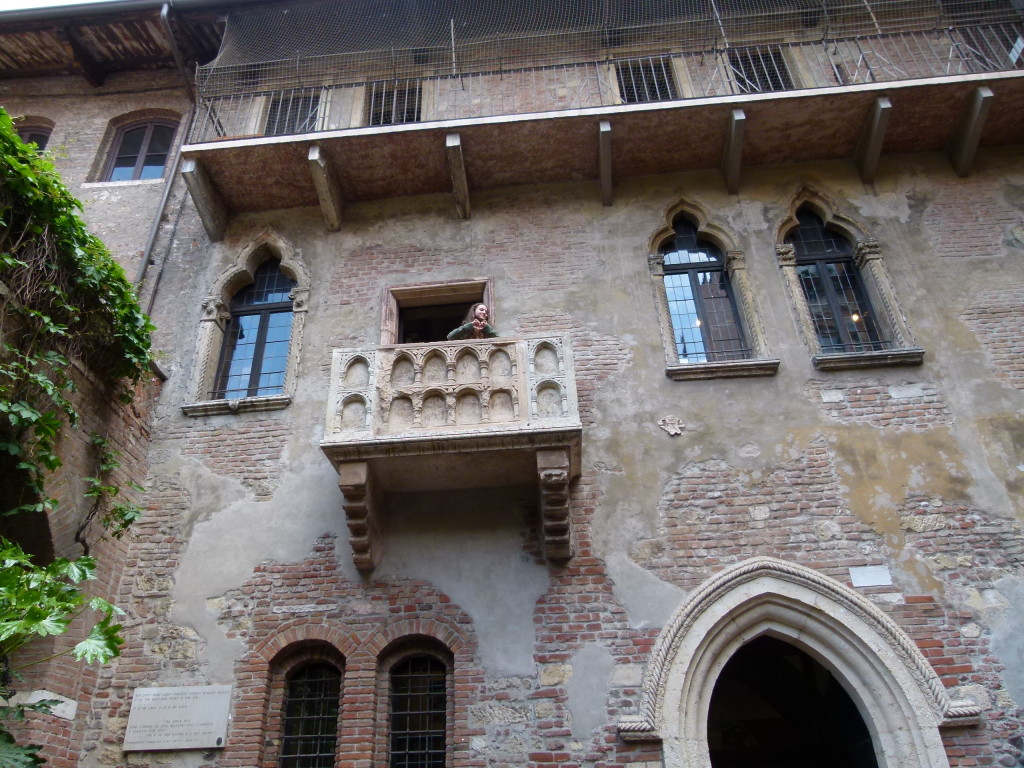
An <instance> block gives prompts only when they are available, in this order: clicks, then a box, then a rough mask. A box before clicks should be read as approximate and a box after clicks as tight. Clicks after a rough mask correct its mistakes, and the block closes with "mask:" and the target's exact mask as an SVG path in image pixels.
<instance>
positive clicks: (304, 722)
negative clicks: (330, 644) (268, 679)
mask: <svg viewBox="0 0 1024 768" xmlns="http://www.w3.org/2000/svg"><path fill="white" fill-rule="evenodd" d="M340 701H341V670H339V669H338V668H337V667H336V666H335V665H334V664H332V663H330V662H328V661H324V660H320V659H314V660H311V661H307V662H304V663H301V664H298V665H297V666H295V667H293V668H292V669H290V670H289V671H288V674H287V676H286V679H285V696H284V707H283V711H282V713H281V758H280V761H279V763H278V765H279V766H280V768H332V766H333V765H334V761H335V753H336V752H337V745H338V712H339V708H340Z"/></svg>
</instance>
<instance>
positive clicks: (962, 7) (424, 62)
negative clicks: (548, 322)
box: [199, 0, 1020, 91]
mask: <svg viewBox="0 0 1024 768" xmlns="http://www.w3.org/2000/svg"><path fill="white" fill-rule="evenodd" d="M1019 19H1020V13H1019V12H1018V11H1017V10H1015V9H1014V8H1013V5H1012V2H1011V1H1010V0H597V1H595V0H512V1H509V0H505V2H501V3H495V2H484V1H482V0H342V1H340V2H339V1H338V0H313V1H311V2H299V3H290V4H287V5H282V6H270V7H266V6H264V7H259V8H251V9H247V10H238V11H234V12H232V13H231V14H230V15H229V16H228V21H227V25H226V28H225V33H224V40H223V43H222V45H221V49H220V52H219V53H218V55H217V57H216V58H215V59H214V60H213V61H211V62H210V63H209V64H207V65H205V66H203V67H200V69H199V75H200V77H199V79H200V83H201V86H202V87H203V89H204V91H209V90H210V89H217V88H218V85H219V83H218V81H221V80H226V81H229V82H230V81H233V82H235V83H236V84H237V83H238V80H239V77H240V76H241V75H243V73H245V72H246V71H248V74H249V75H250V76H249V77H248V80H249V82H250V83H252V82H253V80H259V79H263V78H266V77H267V76H268V75H272V74H274V75H277V77H282V76H284V77H289V76H290V77H298V78H300V79H304V76H308V75H311V74H313V73H312V72H311V71H310V70H318V71H319V72H321V73H328V72H330V73H333V74H334V75H335V76H336V77H337V78H338V79H339V81H341V80H344V79H352V78H356V79H402V78H408V77H421V76H423V75H424V74H429V73H430V72H431V71H433V72H434V73H436V74H460V73H471V72H480V71H488V70H501V69H516V68H519V67H523V66H532V67H537V66H544V65H547V64H558V63H563V62H565V61H566V60H567V59H568V58H574V59H577V60H578V59H579V58H580V57H581V56H583V57H587V58H589V59H594V58H601V57H609V58H610V57H614V56H616V55H621V54H622V53H623V52H629V51H636V52H637V53H642V54H648V53H651V52H654V51H655V50H656V51H657V52H658V53H662V54H671V53H676V52H684V51H696V50H711V49H716V48H722V47H729V46H737V45H751V44H757V43H764V42H774V41H779V40H783V39H784V40H786V41H787V42H807V41H814V40H829V39H837V38H849V37H855V36H858V35H872V34H882V33H892V32H907V31H915V30H923V29H940V28H943V27H947V26H960V25H965V24H991V23H1001V22H1006V21H1014V20H1019ZM243 79H244V78H243ZM220 85H221V87H223V86H226V85H228V82H224V83H222V84H220Z"/></svg>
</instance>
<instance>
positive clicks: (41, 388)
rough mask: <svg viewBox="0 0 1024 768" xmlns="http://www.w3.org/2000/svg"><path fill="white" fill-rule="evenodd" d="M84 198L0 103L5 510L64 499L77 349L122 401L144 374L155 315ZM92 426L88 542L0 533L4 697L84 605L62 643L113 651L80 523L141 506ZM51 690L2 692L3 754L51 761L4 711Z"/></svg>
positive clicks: (126, 519)
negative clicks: (96, 227)
mask: <svg viewBox="0 0 1024 768" xmlns="http://www.w3.org/2000/svg"><path fill="white" fill-rule="evenodd" d="M80 211H81V204H80V203H79V202H78V201H77V200H76V199H75V198H74V197H73V196H72V195H71V193H70V192H69V191H68V190H67V188H66V187H65V186H64V185H63V183H62V182H61V180H60V177H59V175H58V174H57V172H56V170H55V169H54V167H53V164H52V163H51V162H50V160H49V159H48V158H47V157H46V156H45V155H40V154H39V153H38V152H37V151H36V148H35V145H26V144H24V143H23V142H22V141H21V139H20V138H19V137H18V135H17V132H16V131H15V129H14V125H13V123H12V121H11V118H10V116H9V115H8V114H7V113H6V112H5V111H4V110H3V109H0V342H2V343H0V516H10V515H18V514H25V513H37V514H38V513H42V514H47V513H48V512H50V511H52V510H54V509H55V508H56V501H55V500H54V499H52V498H50V496H49V494H48V493H47V480H48V479H49V478H50V476H51V475H52V473H53V471H54V470H56V469H58V468H59V467H60V466H61V458H60V455H59V451H58V446H59V444H60V439H61V436H62V434H63V433H64V432H65V431H66V430H68V429H74V428H76V427H77V425H78V423H79V414H78V412H77V410H76V405H75V398H74V392H75V381H74V377H73V375H72V362H71V361H80V362H81V363H83V364H84V365H86V366H87V367H88V368H89V370H90V371H92V372H93V373H94V374H95V375H96V376H97V377H99V379H100V381H101V382H102V383H104V384H105V385H107V386H108V387H109V388H110V391H111V393H112V395H114V396H115V397H117V398H119V399H120V400H121V401H122V402H124V403H130V402H131V399H132V396H133V393H134V390H135V387H134V385H135V384H136V383H137V382H139V381H140V380H141V379H143V378H144V377H145V376H146V374H147V369H148V365H149V361H150V333H151V331H152V330H153V326H152V325H151V324H150V322H149V318H148V317H146V315H145V313H144V312H143V311H142V308H141V307H140V305H139V302H138V299H137V297H136V295H135V291H134V289H133V287H132V285H131V283H130V282H129V281H128V279H127V278H126V277H125V274H124V270H123V269H122V268H121V267H120V266H119V265H118V264H117V263H116V262H115V261H114V260H113V258H112V257H111V256H110V253H109V252H108V251H107V249H106V247H105V246H104V245H103V243H102V242H101V241H100V240H99V238H97V237H96V236H95V235H93V234H92V233H90V232H89V230H88V228H87V227H86V225H85V222H83V221H82V219H81V218H80V216H79V212H80ZM90 439H91V442H92V445H93V447H94V449H95V452H96V457H95V460H96V469H95V471H94V472H93V476H90V477H86V478H84V480H85V483H86V487H87V490H86V493H85V499H86V502H87V504H88V509H86V510H84V511H83V512H82V515H81V519H80V520H79V525H78V530H77V533H76V536H75V539H76V541H78V542H79V543H80V544H81V545H82V547H83V550H84V553H85V554H84V555H83V556H82V557H79V558H78V559H76V560H73V561H72V560H65V559H57V560H54V561H53V562H51V563H47V564H38V563H35V562H33V561H32V558H31V557H30V556H29V555H27V554H26V553H25V552H24V551H23V550H22V549H21V547H19V546H18V545H17V544H16V543H14V542H11V541H8V540H6V539H4V538H2V537H0V699H3V700H7V699H9V698H10V694H11V692H12V690H11V687H10V686H11V683H12V681H13V679H14V677H15V675H16V673H17V670H16V669H12V668H11V667H10V658H11V654H12V653H13V652H14V651H16V650H17V649H18V648H20V647H22V646H24V645H25V644H27V643H30V642H32V641H33V640H34V639H36V638H39V637H46V636H48V635H61V634H63V633H64V632H65V631H66V630H67V628H68V627H69V626H70V624H71V622H72V621H74V620H75V619H76V618H77V617H78V616H79V615H81V614H83V613H87V612H88V613H89V614H90V615H91V616H92V617H93V622H94V623H93V626H92V629H91V630H90V632H89V634H88V637H86V639H85V640H83V641H82V642H80V643H78V644H77V645H75V646H74V647H73V648H68V649H67V650H65V651H63V653H72V654H73V655H74V656H75V657H76V658H78V659H82V660H85V661H86V662H99V663H103V662H107V661H109V660H110V659H111V658H113V657H114V656H117V655H118V653H119V646H120V645H121V643H122V640H121V638H120V636H119V634H118V633H119V631H120V629H121V627H120V625H119V624H116V623H115V621H114V620H115V616H116V614H117V613H119V611H118V610H117V609H116V608H115V607H114V606H113V605H111V604H110V603H108V602H106V601H104V600H100V599H98V598H91V599H90V598H89V597H88V596H87V595H86V593H85V592H84V591H83V589H82V583H83V582H85V581H88V580H90V579H93V578H94V577H95V568H96V563H95V561H94V560H93V559H92V558H91V557H89V556H88V552H89V545H88V542H87V540H86V538H85V533H86V531H87V529H88V527H89V525H90V523H91V522H92V521H93V520H94V519H99V520H100V523H101V526H102V528H103V529H104V531H106V532H108V533H110V534H111V535H113V536H120V535H121V534H123V533H124V532H125V531H126V530H127V528H128V526H129V525H131V523H132V522H133V521H134V520H136V519H137V518H138V517H139V515H140V514H141V510H139V508H138V507H136V506H135V505H133V504H130V503H128V502H126V501H124V500H123V499H120V498H118V496H119V493H120V491H121V490H122V489H121V488H120V487H119V486H118V484H117V483H115V482H114V480H113V476H114V474H115V472H116V470H117V469H118V468H119V462H118V457H117V453H116V452H115V451H113V450H112V449H111V447H110V445H109V444H108V442H107V440H106V439H105V438H104V437H102V436H100V435H95V434H93V435H91V436H90ZM129 487H131V488H133V489H135V490H137V491H141V490H142V489H141V488H139V487H138V486H136V485H134V484H129ZM50 704H52V702H38V703H36V704H32V705H11V704H8V705H6V706H0V765H5V766H6V765H11V766H33V765H39V764H40V763H42V762H43V758H42V757H41V755H40V754H39V748H38V747H36V746H30V745H19V744H17V743H16V741H15V739H14V737H13V735H12V732H11V730H10V728H9V727H8V726H7V723H10V722H12V721H17V720H19V719H23V718H24V716H25V713H26V712H27V711H46V710H47V708H48V706H50Z"/></svg>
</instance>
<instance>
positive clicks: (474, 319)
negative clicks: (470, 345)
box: [448, 301, 498, 341]
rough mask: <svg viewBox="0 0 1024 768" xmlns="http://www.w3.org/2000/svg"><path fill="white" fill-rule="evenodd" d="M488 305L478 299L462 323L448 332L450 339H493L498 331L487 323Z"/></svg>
mask: <svg viewBox="0 0 1024 768" xmlns="http://www.w3.org/2000/svg"><path fill="white" fill-rule="evenodd" d="M488 316H489V315H488V312H487V305H486V304H484V303H483V302H482V301H478V302H477V303H476V304H474V305H473V306H472V307H470V308H469V312H468V313H467V314H466V318H465V321H464V322H463V324H462V325H460V326H459V327H458V328H456V329H455V330H454V331H452V332H451V333H449V334H448V341H457V340H459V339H493V338H494V337H495V336H497V335H498V332H497V331H496V330H494V329H493V328H491V326H489V325H488V324H487V318H488Z"/></svg>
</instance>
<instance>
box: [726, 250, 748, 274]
mask: <svg viewBox="0 0 1024 768" xmlns="http://www.w3.org/2000/svg"><path fill="white" fill-rule="evenodd" d="M746 268H747V255H746V254H745V253H744V252H743V251H726V253H725V269H726V271H727V272H728V273H729V276H730V277H732V275H733V273H734V272H736V270H739V269H746Z"/></svg>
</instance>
